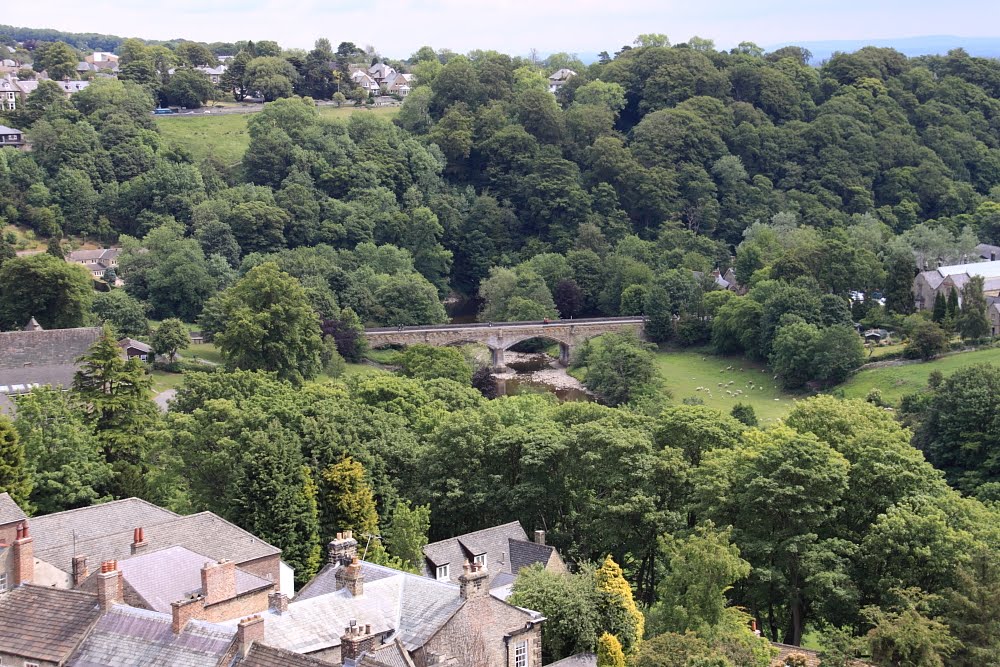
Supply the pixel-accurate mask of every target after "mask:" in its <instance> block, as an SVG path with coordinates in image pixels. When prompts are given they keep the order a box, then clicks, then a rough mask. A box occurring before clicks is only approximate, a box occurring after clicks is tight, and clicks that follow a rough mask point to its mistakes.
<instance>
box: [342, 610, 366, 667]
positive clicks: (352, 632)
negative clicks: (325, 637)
mask: <svg viewBox="0 0 1000 667" xmlns="http://www.w3.org/2000/svg"><path fill="white" fill-rule="evenodd" d="M351 623H352V625H349V626H348V627H346V628H344V636H343V637H341V638H340V660H341V662H343V663H344V667H356V666H357V664H358V663H359V662H361V658H362V657H363V656H364V654H365V653H367V652H368V651H370V650H372V649H373V648H375V635H373V634H372V626H370V625H364V626H362V625H353V624H354V621H351Z"/></svg>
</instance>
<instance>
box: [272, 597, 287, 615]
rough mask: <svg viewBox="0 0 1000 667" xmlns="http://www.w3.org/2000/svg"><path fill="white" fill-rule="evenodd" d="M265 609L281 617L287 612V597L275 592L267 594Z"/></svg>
mask: <svg viewBox="0 0 1000 667" xmlns="http://www.w3.org/2000/svg"><path fill="white" fill-rule="evenodd" d="M267 608H268V609H270V610H271V611H272V612H274V613H275V614H277V615H278V616H281V615H282V614H284V613H285V612H286V611H288V596H287V595H285V594H284V593H279V592H277V591H275V592H273V593H268V594H267Z"/></svg>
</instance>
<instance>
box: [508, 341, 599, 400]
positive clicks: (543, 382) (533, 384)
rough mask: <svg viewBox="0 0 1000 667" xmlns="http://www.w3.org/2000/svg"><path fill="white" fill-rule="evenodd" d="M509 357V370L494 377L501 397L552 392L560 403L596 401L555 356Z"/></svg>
mask: <svg viewBox="0 0 1000 667" xmlns="http://www.w3.org/2000/svg"><path fill="white" fill-rule="evenodd" d="M505 356H506V357H507V369H508V370H507V371H506V372H504V373H499V374H496V375H494V377H495V378H496V382H497V393H498V394H499V395H500V396H514V395H515V394H520V393H529V392H548V393H552V394H555V395H556V397H558V398H559V400H560V401H592V400H594V398H593V396H591V395H590V394H589V393H588V392H587V389H586V388H585V387H584V386H583V385H582V384H581V383H580V381H579V380H577V379H576V378H574V377H573V376H572V375H570V374H569V373H567V372H566V369H565V368H563V367H562V366H560V365H559V363H558V361H557V360H556V359H555V358H554V357H550V356H549V355H547V354H544V353H537V354H524V353H517V352H507V353H506V354H505Z"/></svg>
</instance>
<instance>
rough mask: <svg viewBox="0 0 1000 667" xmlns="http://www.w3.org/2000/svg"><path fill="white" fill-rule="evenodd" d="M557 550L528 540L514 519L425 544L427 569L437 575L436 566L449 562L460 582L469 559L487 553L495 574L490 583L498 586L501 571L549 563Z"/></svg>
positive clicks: (451, 575)
mask: <svg viewBox="0 0 1000 667" xmlns="http://www.w3.org/2000/svg"><path fill="white" fill-rule="evenodd" d="M553 551H554V548H553V547H551V546H548V545H544V544H535V543H534V542H531V541H530V540H528V536H527V535H526V534H525V532H524V528H522V527H521V524H520V523H518V522H517V521H512V522H510V523H505V524H503V525H502V526H493V527H492V528H485V529H483V530H477V531H476V532H474V533H466V534H465V535H459V536H458V537H453V538H451V539H447V540H441V541H440V542H433V543H431V544H428V545H427V546H425V547H424V556H425V558H426V562H425V563H424V568H423V572H424V575H425V576H427V577H434V576H435V569H436V567H437V566H439V565H444V564H446V563H447V564H448V565H449V566H450V567H449V568H448V575H449V578H450V579H451V581H453V582H457V581H458V578H459V577H460V576H461V575H462V565H463V564H464V563H465V562H466V561H472V559H473V558H475V557H476V556H478V555H481V554H486V571H487V572H489V573H490V577H491V578H492V579H491V583H490V585H491V586H494V585H498V584H495V583H494V581H495V579H496V577H497V576H498V575H499V574H503V573H506V574H517V572H518V571H519V570H520V569H521V568H524V567H528V566H529V565H533V564H535V563H547V562H548V561H549V558H550V556H551V555H552V552H553Z"/></svg>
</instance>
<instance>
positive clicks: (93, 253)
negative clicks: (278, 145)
mask: <svg viewBox="0 0 1000 667" xmlns="http://www.w3.org/2000/svg"><path fill="white" fill-rule="evenodd" d="M121 253H122V249H121V248H96V249H94V250H74V251H73V252H71V253H69V254H68V255H66V261H67V262H96V261H99V260H102V259H103V260H108V261H111V260H113V259H117V258H118V256H119V255H120V254H121Z"/></svg>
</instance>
